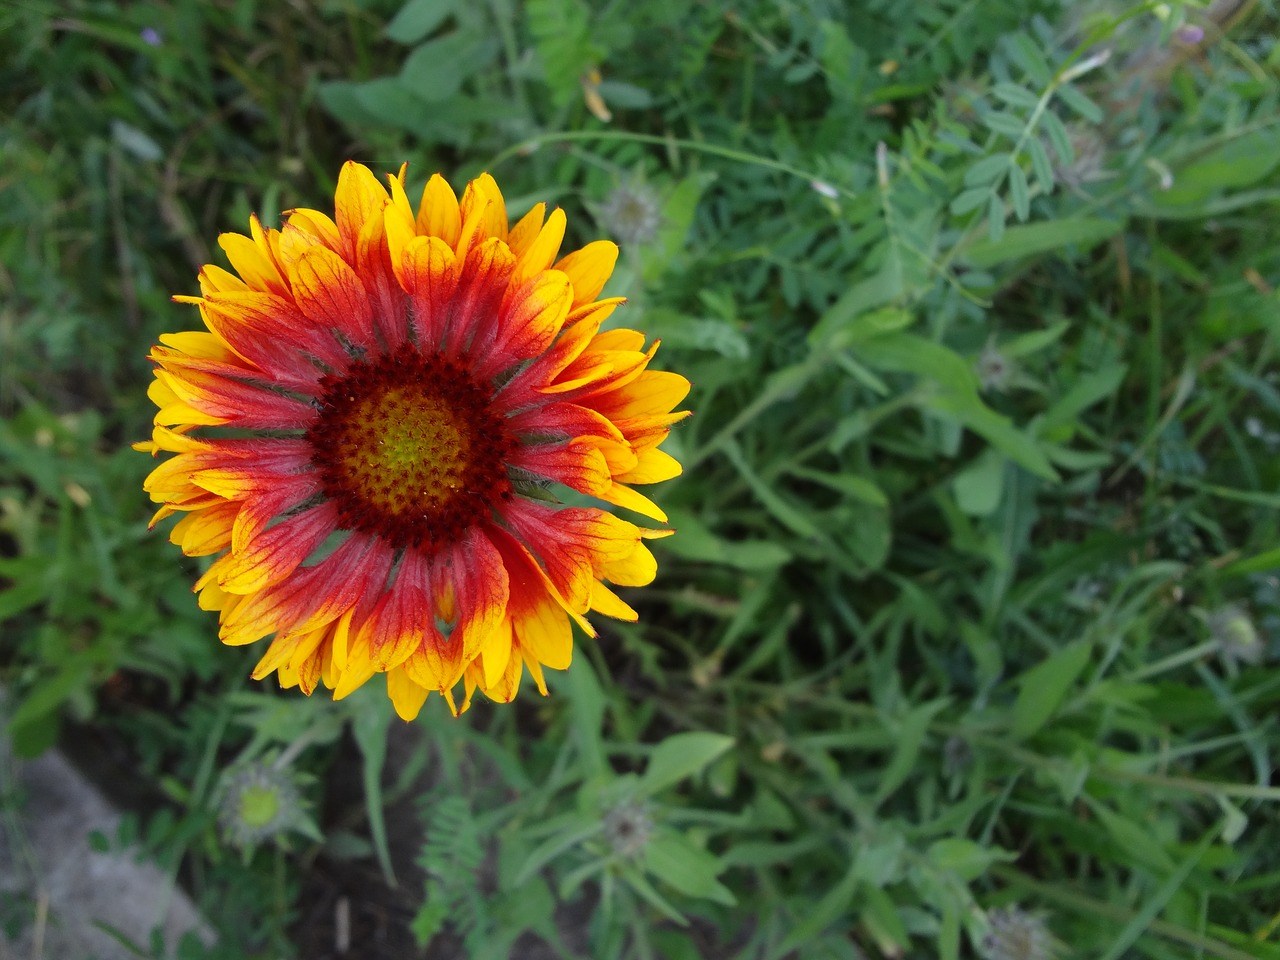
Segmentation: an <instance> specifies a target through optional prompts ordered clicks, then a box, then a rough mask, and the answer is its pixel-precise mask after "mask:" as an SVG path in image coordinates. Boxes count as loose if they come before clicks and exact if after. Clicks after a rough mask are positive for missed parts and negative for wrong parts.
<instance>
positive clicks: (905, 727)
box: [875, 697, 951, 806]
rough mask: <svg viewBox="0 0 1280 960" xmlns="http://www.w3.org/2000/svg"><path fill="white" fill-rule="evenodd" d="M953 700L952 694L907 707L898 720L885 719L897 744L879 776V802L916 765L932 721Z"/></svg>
mask: <svg viewBox="0 0 1280 960" xmlns="http://www.w3.org/2000/svg"><path fill="white" fill-rule="evenodd" d="M950 703H951V699H950V698H949V697H942V698H940V699H938V700H933V701H930V702H929V703H922V704H920V706H918V707H915V708H914V709H912V710H909V711H907V713H906V714H905V715H904V716H903V717H902V718H901V719H900V720H898V721H897V722H887V723H885V726H886V727H888V729H889V731H890V733H892V734H893V736H894V740H895V743H896V746H895V747H894V749H893V755H892V756H891V757H890V758H889V763H888V765H887V766H886V767H885V768H884V773H883V774H881V776H880V783H879V785H878V786H877V787H876V795H875V804H876V806H879V805H880V804H881V803H883V802H884V801H885V800H887V799H888V798H889V796H890V794H892V793H893V792H894V791H895V790H897V789H898V788H899V787H900V786H902V784H903V783H905V782H906V780H907V777H909V776H910V775H911V773H912V771H913V770H915V769H916V761H917V760H918V759H919V757H920V749H921V747H923V746H924V738H925V735H926V734H927V733H928V732H929V722H930V721H931V720H933V718H934V716H936V715H937V714H938V713H940V712H941V711H942V710H944V709H945V708H946V707H947V706H948V705H949V704H950ZM882 722H884V719H882Z"/></svg>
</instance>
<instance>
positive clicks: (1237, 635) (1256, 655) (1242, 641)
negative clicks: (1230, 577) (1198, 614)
mask: <svg viewBox="0 0 1280 960" xmlns="http://www.w3.org/2000/svg"><path fill="white" fill-rule="evenodd" d="M1206 623H1207V626H1208V627H1209V635H1210V636H1211V637H1212V638H1213V640H1214V642H1215V643H1216V644H1217V645H1218V653H1219V655H1220V656H1221V657H1222V659H1223V661H1224V662H1225V663H1226V664H1227V665H1228V667H1229V668H1230V669H1234V668H1235V667H1236V666H1237V665H1238V664H1242V663H1243V664H1250V665H1252V664H1257V663H1261V662H1262V659H1263V655H1264V654H1265V653H1266V649H1265V647H1264V646H1263V643H1262V640H1261V638H1259V636H1258V629H1257V627H1255V626H1254V625H1253V620H1252V619H1251V618H1250V616H1249V612H1248V611H1247V610H1245V608H1244V607H1242V606H1241V605H1240V604H1238V603H1229V604H1227V605H1226V606H1224V607H1219V608H1218V609H1217V610H1215V611H1213V613H1211V614H1209V615H1208V617H1207V619H1206Z"/></svg>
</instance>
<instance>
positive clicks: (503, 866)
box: [0, 0, 1280, 960]
mask: <svg viewBox="0 0 1280 960" xmlns="http://www.w3.org/2000/svg"><path fill="white" fill-rule="evenodd" d="M1278 25H1280V15H1278V13H1277V9H1276V5H1275V3H1274V2H1272V0H1239V2H1214V3H1208V2H1169V3H1153V2H1141V3H1132V2H1126V0H1084V2H1061V3H1059V2H1051V0H1032V2H1023V0H927V2H919V3H910V4H904V3H900V2H896V0H857V2H844V0H629V2H626V3H623V2H620V0H615V2H609V3H605V2H594V0H593V2H588V0H528V2H525V3H517V2H514V0H483V2H471V3H464V2H461V0H408V2H402V0H289V2H271V3H268V2H262V0H172V2H156V3H122V2H120V3H118V2H110V0H92V2H91V0H62V2H58V3H44V2H40V0H12V2H9V0H6V2H5V3H4V4H3V5H0V104H3V109H2V110H0V691H2V692H3V700H2V701H0V711H3V721H4V729H5V731H6V737H7V738H8V741H9V744H8V747H7V748H6V749H5V750H4V751H0V836H2V837H3V840H2V841H0V851H7V856H8V860H7V861H4V862H6V863H7V866H8V869H7V871H0V872H7V873H8V877H7V879H6V880H5V881H2V882H0V891H3V892H0V945H3V943H4V942H6V940H7V941H8V942H10V943H11V944H19V945H26V946H24V947H23V949H24V950H26V949H29V950H31V951H32V954H33V955H38V954H39V953H40V951H41V950H46V949H47V950H50V951H52V948H51V947H44V946H42V944H52V943H53V942H54V940H53V939H52V938H54V936H55V935H56V934H57V932H58V931H59V930H62V931H65V930H67V929H69V928H70V927H71V926H72V925H73V924H74V923H75V922H76V919H77V914H79V913H84V912H85V911H84V910H82V909H80V907H78V906H77V905H76V903H74V902H72V903H70V904H60V903H59V901H58V900H57V898H56V897H52V896H51V893H50V891H51V890H52V889H53V886H52V885H53V880H51V879H50V874H49V871H48V868H47V865H45V866H42V864H46V860H45V859H44V858H45V856H46V852H45V851H43V849H42V844H44V843H46V842H49V841H48V840H47V839H41V837H42V836H43V834H44V833H47V832H48V831H42V830H41V829H40V825H41V823H42V817H44V816H45V815H46V813H47V811H46V810H45V809H44V808H42V806H41V804H42V803H43V802H44V801H42V800H41V799H40V796H41V795H40V794H39V793H38V791H37V790H36V787H35V786H33V783H34V780H33V778H32V777H31V776H29V775H27V774H24V770H26V771H30V770H33V769H39V768H35V767H32V766H31V765H32V764H38V763H42V762H46V761H48V760H49V758H51V757H60V758H64V759H66V760H67V761H68V762H69V764H70V766H69V768H68V769H69V770H70V771H71V773H70V774H69V776H72V777H73V779H74V778H79V780H78V781H77V782H80V781H83V782H84V783H86V784H89V785H91V786H87V787H85V788H84V789H86V790H92V791H96V793H95V795H96V796H98V797H99V800H100V801H101V802H103V803H105V804H106V805H107V806H108V807H109V808H110V810H111V811H113V812H112V813H111V814H110V817H109V818H108V819H107V820H104V821H103V822H104V823H108V824H109V827H104V828H102V829H94V830H92V831H90V832H89V833H88V835H87V837H81V838H80V839H78V840H77V841H76V842H78V843H80V844H81V847H80V848H79V851H78V853H75V854H73V856H80V857H83V856H91V858H92V857H100V858H104V862H105V858H112V857H114V858H115V860H116V861H117V862H124V863H126V864H135V865H136V864H147V865H148V869H150V870H152V871H154V874H155V876H154V878H153V879H154V880H155V882H154V883H153V884H152V886H150V887H148V888H147V889H148V890H151V891H153V892H152V893H147V894H132V895H130V897H131V899H134V900H135V901H137V902H138V903H139V905H140V906H142V907H143V908H144V912H148V911H149V913H148V915H149V916H150V917H151V920H150V921H148V922H149V923H150V924H151V925H156V924H159V923H160V922H161V920H162V919H163V917H164V915H165V910H166V909H167V908H168V905H171V904H172V903H173V902H178V901H181V902H182V903H187V902H188V901H189V904H190V907H191V910H192V911H193V913H192V917H193V918H194V919H191V920H190V922H189V923H187V924H186V926H185V929H186V930H187V932H186V933H185V935H183V934H182V930H181V929H178V930H176V931H175V930H173V929H171V930H170V935H169V936H168V938H167V939H166V937H165V936H162V935H160V934H159V933H156V934H155V935H152V934H150V933H147V932H146V925H145V924H144V928H143V929H144V932H143V933H142V934H133V933H128V932H126V931H124V930H122V929H120V928H118V927H113V926H112V925H111V924H110V923H109V922H107V921H100V922H99V923H98V926H97V934H104V935H109V939H110V942H111V944H112V946H111V949H112V950H117V951H119V955H121V956H143V957H163V956H180V957H183V958H214V957H225V958H239V957H261V958H274V957H309V958H320V957H330V956H334V957H338V956H356V957H361V958H380V957H411V956H428V957H434V958H451V957H475V958H481V960H485V958H495V960H496V958H503V957H507V956H512V957H535V958H538V957H580V958H605V960H611V958H672V960H685V958H701V957H723V958H744V960H745V958H767V960H778V958H787V957H797V958H805V960H808V958H863V957H869V958H878V957H883V958H890V960H893V958H900V957H928V958H934V957H941V958H959V957H987V958H992V960H1044V958H1048V957H1053V956H1059V957H1069V956H1079V957H1104V958H1107V960H1117V958H1120V957H1150V958H1157V960H1163V958H1180V957H1193V956H1194V957H1221V958H1248V957H1253V958H1275V957H1280V912H1277V911H1280V903H1278V901H1277V897H1276V890H1277V889H1278V888H1280V813H1278V812H1277V809H1278V808H1277V801H1278V800H1280V785H1278V781H1277V779H1276V774H1275V769H1274V764H1275V760H1276V753H1277V750H1278V749H1280V736H1278V733H1277V730H1278V727H1277V706H1278V705H1280V672H1278V671H1277V669H1276V666H1275V663H1276V660H1277V657H1278V656H1280V639H1278V634H1277V627H1278V626H1280V579H1277V570H1280V539H1278V538H1277V522H1276V517H1277V514H1276V510H1277V507H1280V492H1278V491H1277V479H1278V473H1280V459H1278V451H1280V383H1277V378H1276V372H1275V363H1274V359H1275V353H1276V334H1277V331H1278V329H1280V299H1278V297H1277V294H1276V291H1275V287H1276V286H1277V284H1280V230H1277V227H1276V224H1277V222H1278V221H1277V214H1278V212H1280V207H1278V203H1280V171H1278V169H1277V168H1278V167H1280V110H1278V109H1277V107H1278V100H1280V97H1278V94H1280V49H1278V48H1277V46H1276V40H1275V38H1276V33H1277V26H1278ZM348 158H354V159H356V160H359V161H361V162H363V163H366V164H369V165H370V166H372V167H373V168H374V169H375V170H377V171H393V170H396V169H398V168H399V166H400V164H401V162H402V161H406V160H407V161H408V162H409V164H410V166H409V181H410V185H411V186H410V195H411V196H413V195H414V189H413V188H414V187H415V186H416V187H418V188H419V189H420V187H421V184H422V183H423V182H425V180H426V178H427V177H428V176H429V175H430V174H431V173H434V172H436V171H441V172H443V173H444V174H445V176H446V177H447V178H448V179H450V181H451V182H452V183H453V184H454V186H455V187H457V188H459V189H460V188H461V187H462V186H463V185H464V184H465V182H466V180H467V179H469V178H470V177H472V176H475V175H476V174H478V173H479V172H481V171H484V170H488V171H490V172H491V173H493V174H494V176H495V177H496V178H497V179H498V182H499V183H500V184H501V185H502V188H503V191H504V193H505V195H506V197H507V200H508V206H509V208H510V209H511V210H512V211H513V213H515V214H517V215H518V214H520V213H523V212H524V211H525V210H526V209H527V208H528V207H529V206H531V205H532V204H533V203H535V202H538V201H543V200H545V201H548V202H550V203H552V204H558V205H560V206H563V207H564V208H565V209H566V212H567V213H568V215H569V236H568V237H567V239H566V249H571V248H573V247H575V246H579V245H581V244H582V243H585V242H587V241H589V240H592V239H595V238H599V237H609V238H612V239H614V240H616V241H617V242H618V243H619V244H620V245H621V247H622V258H621V260H620V263H619V268H618V270H617V272H616V274H615V277H614V280H613V281H612V282H611V285H610V287H609V288H608V289H607V290H606V294H625V295H626V296H627V297H628V298H629V305H628V306H627V307H626V309H625V310H624V311H621V312H620V313H618V314H616V315H615V318H616V322H620V323H625V325H627V326H628V327H634V328H636V329H639V330H643V331H645V332H646V333H647V334H649V335H650V336H652V337H660V338H661V339H662V341H663V344H664V346H663V349H662V352H661V353H660V355H659V360H660V362H661V363H663V364H665V365H667V366H669V367H670V368H672V369H676V370H679V371H680V372H681V373H683V374H685V375H686V376H688V377H689V378H690V379H691V380H693V381H694V384H695V386H694V391H693V393H692V394H691V396H690V398H689V401H688V406H690V407H691V408H692V409H693V410H695V411H696V413H695V415H694V417H693V418H692V419H691V420H689V421H687V422H685V423H683V424H682V425H681V426H680V427H678V428H677V430H676V431H675V432H674V434H673V436H672V437H671V439H670V441H669V442H668V445H667V447H666V449H668V450H669V451H670V452H671V453H673V454H674V455H676V456H677V457H678V458H679V459H680V460H681V461H682V462H683V463H684V464H685V473H684V476H682V477H681V478H679V479H678V480H675V481H672V482H670V483H667V484H665V485H664V486H663V488H661V489H660V491H659V493H658V494H657V496H658V499H659V500H660V502H661V503H662V504H663V505H664V506H665V507H666V508H667V509H668V510H669V512H670V513H671V517H672V524H673V526H675V527H676V528H677V530H678V534H677V535H676V536H675V537H672V538H670V539H665V540H661V541H657V542H656V545H655V547H654V550H655V552H656V553H658V556H659V575H658V580H657V582H656V583H655V584H654V585H653V586H652V587H650V588H647V589H645V590H641V591H633V592H632V594H631V595H630V596H628V598H627V599H628V601H629V602H631V603H633V604H634V605H635V606H636V607H637V609H638V610H639V611H640V614H641V618H640V622H639V623H638V624H634V625H629V624H620V623H612V622H610V623H600V624H599V626H600V628H601V635H600V638H599V639H598V640H597V641H588V640H586V639H585V638H582V637H579V639H578V644H577V656H576V657H575V661H574V664H573V667H572V669H571V670H570V671H568V672H567V673H565V674H558V675H554V676H549V677H548V679H549V681H550V682H551V685H552V694H551V696H550V697H549V698H547V699H545V700H543V699H541V698H539V697H537V696H536V693H535V692H534V691H532V690H531V689H528V688H527V689H526V690H525V691H524V692H523V693H522V695H521V696H520V698H519V700H518V701H517V702H516V703H515V704H513V705H511V706H500V705H493V704H490V703H488V702H484V701H479V702H477V703H476V704H475V705H474V706H473V707H472V709H471V710H470V712H469V713H467V714H466V715H465V716H463V717H462V718H461V719H458V720H454V719H452V718H451V717H450V716H449V715H448V711H447V710H446V709H445V708H444V705H443V703H442V702H441V701H440V699H439V698H432V700H431V701H430V702H429V703H428V705H427V708H426V709H425V710H424V711H423V715H422V717H421V718H420V719H419V720H418V721H417V722H416V723H415V724H413V725H411V726H406V725H404V724H402V723H401V722H400V721H399V720H396V719H393V715H392V714H391V711H390V709H389V705H388V704H387V702H386V698H385V695H384V693H383V691H382V690H381V689H380V688H381V684H379V683H373V684H370V685H369V687H367V688H365V689H362V690H361V691H360V692H359V694H358V695H355V696H353V697H351V698H350V699H349V700H346V701H343V702H342V703H340V704H334V703H332V702H330V701H329V700H328V699H327V698H326V697H325V696H324V695H323V694H317V695H316V696H314V697H312V698H310V699H306V698H303V697H301V696H300V695H299V694H298V693H297V692H296V691H292V692H287V693H283V694H282V693H281V692H280V691H279V690H276V689H275V688H274V682H269V683H266V684H257V683H253V682H252V681H250V680H249V679H248V673H249V671H250V669H251V667H252V665H253V663H254V662H256V660H257V657H258V656H259V655H260V651H259V650H253V649H249V650H245V649H240V648H228V647H222V646H220V645H219V644H218V643H217V640H216V633H217V628H216V617H215V616H214V615H213V614H209V613H205V612H202V611H200V610H199V609H197V607H196V604H195V602H194V598H193V597H192V595H191V593H190V585H191V583H192V582H193V581H194V579H195V578H196V577H197V576H198V575H199V573H200V570H201V569H202V566H201V562H200V561H196V560H190V559H187V558H184V557H182V556H181V554H180V552H179V551H178V549H177V548H176V547H174V546H172V545H171V544H169V543H168V542H167V539H166V532H167V524H165V525H162V526H161V527H160V528H159V529H157V530H155V531H152V532H148V530H147V521H148V518H149V517H150V514H151V511H152V508H151V505H150V504H149V503H148V502H147V499H146V497H145V495H144V494H143V492H142V489H141V484H142V480H143V478H144V476H145V475H146V473H147V472H148V471H149V470H150V468H151V466H152V463H151V461H150V460H149V459H148V458H147V457H146V456H145V455H143V454H139V453H135V452H133V451H132V450H130V449H129V444H130V443H131V442H132V441H134V440H137V439H141V438H144V437H146V436H147V435H148V434H149V430H150V418H151V415H152V413H153V407H152V406H151V404H150V402H149V401H148V400H147V398H146V388H147V385H148V383H149V380H150V374H149V363H148V361H147V359H146V354H147V351H148V349H149V347H150V345H151V344H152V343H153V342H155V340H156V337H157V336H158V335H159V334H160V333H162V332H166V331H175V330H182V329H193V328H194V327H195V326H196V325H198V323H199V318H198V316H197V314H196V312H195V311H194V310H192V309H191V308H190V307H188V306H182V305H178V304H174V303H171V302H170V300H169V297H170V295H171V294H175V293H179V294H191V293H194V292H196V289H197V287H196V279H195V278H196V273H197V271H198V270H199V268H200V266H201V265H202V264H203V263H206V262H216V263H225V261H224V260H223V259H222V254H221V251H220V250H219V249H218V247H217V244H216V240H217V236H218V234H219V233H221V232H224V231H239V232H245V231H247V226H248V218H249V215H250V213H251V212H254V211H256V212H258V213H259V214H260V215H261V217H262V219H263V221H264V222H265V223H267V224H268V225H277V224H278V222H279V214H280V211H282V210H287V209H289V208H291V207H294V206H307V207H316V208H320V209H323V208H325V207H326V206H328V205H329V204H330V203H331V202H332V194H333V189H334V186H335V182H336V177H337V174H338V170H339V168H340V166H341V163H342V162H343V161H344V160H346V159H348ZM36 758H39V759H36ZM73 819H74V818H73ZM77 822H83V821H77ZM90 850H91V851H92V854H90V852H89V851H90ZM79 862H80V863H81V865H82V867H83V865H84V864H88V863H90V862H97V861H96V860H92V859H90V860H81V861H79ZM73 872H74V871H73ZM122 889H123V888H115V887H111V886H109V885H108V887H107V891H108V893H111V892H113V891H116V890H122ZM124 896H125V895H124V894H123V893H119V894H118V895H117V899H122V898H124ZM81 906H83V905H81ZM81 919H84V918H83V917H82V918H81ZM89 919H92V917H91V916H90V917H89ZM33 944H34V946H32V945H33ZM0 952H2V951H0ZM46 955H49V956H58V955H59V954H58V953H56V952H48V953H47V954H46ZM62 955H64V956H74V955H76V954H73V953H70V952H68V953H64V954H62ZM80 955H88V954H87V953H85V954H80Z"/></svg>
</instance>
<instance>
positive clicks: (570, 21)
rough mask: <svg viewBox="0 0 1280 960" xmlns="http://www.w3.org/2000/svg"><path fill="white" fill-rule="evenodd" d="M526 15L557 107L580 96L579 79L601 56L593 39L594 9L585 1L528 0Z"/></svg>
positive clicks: (544, 74)
mask: <svg viewBox="0 0 1280 960" xmlns="http://www.w3.org/2000/svg"><path fill="white" fill-rule="evenodd" d="M525 15H526V16H527V17H528V18H529V32H530V33H531V34H532V35H533V40H534V46H535V47H536V49H537V51H538V59H539V60H540V61H541V62H542V70H543V76H544V77H545V78H546V82H547V86H548V87H549V88H550V89H551V95H552V98H553V100H554V101H555V104H556V106H558V107H562V106H564V105H566V104H567V103H569V101H571V100H572V99H574V98H575V97H577V96H579V90H580V88H579V86H578V78H579V77H581V76H582V74H584V73H585V72H586V71H588V70H590V69H591V68H592V67H594V66H595V65H596V64H597V63H599V61H600V59H601V52H600V51H599V50H598V49H597V48H596V47H595V46H594V45H593V44H592V42H591V10H590V8H589V7H588V6H587V4H586V3H584V2H583V0H528V3H526V4H525Z"/></svg>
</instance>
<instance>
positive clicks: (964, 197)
mask: <svg viewBox="0 0 1280 960" xmlns="http://www.w3.org/2000/svg"><path fill="white" fill-rule="evenodd" d="M990 196H991V187H990V186H981V187H970V188H969V189H968V190H965V191H963V192H961V193H960V194H959V196H957V197H956V198H955V199H954V200H952V201H951V212H952V213H954V214H955V215H956V216H958V217H959V216H963V215H964V214H966V213H970V212H971V211H973V210H977V209H978V208H979V207H980V206H982V205H983V204H984V203H986V202H987V198H989V197H990Z"/></svg>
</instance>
